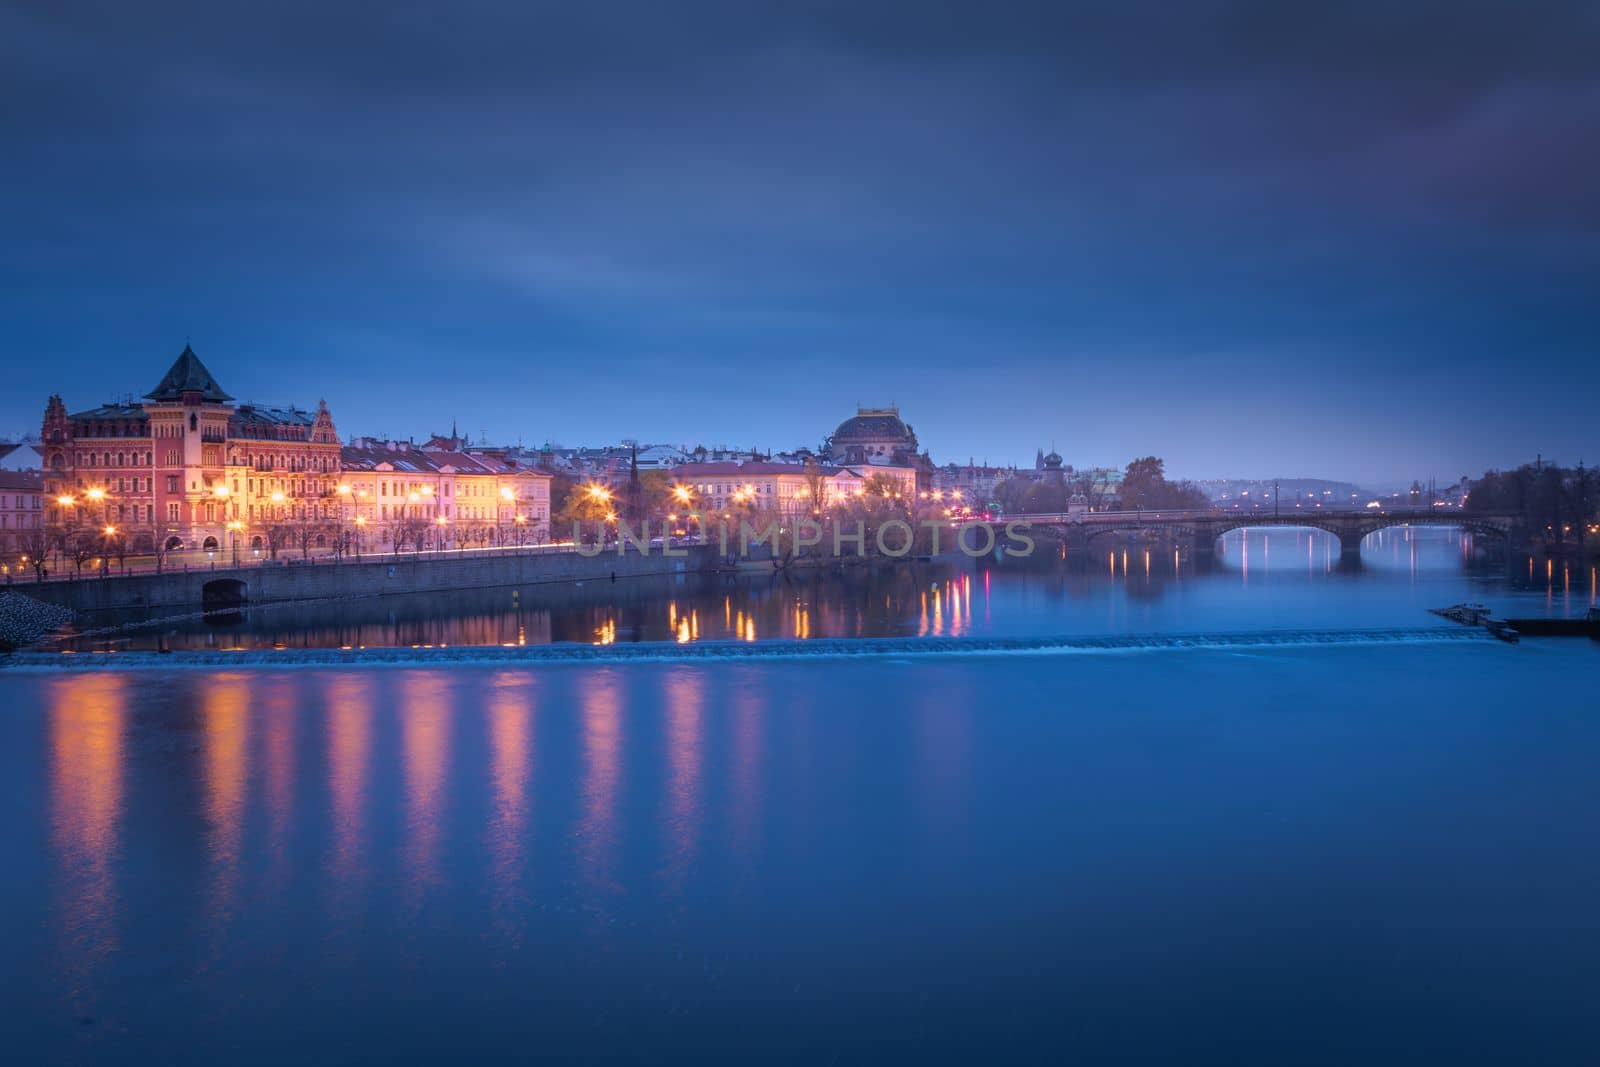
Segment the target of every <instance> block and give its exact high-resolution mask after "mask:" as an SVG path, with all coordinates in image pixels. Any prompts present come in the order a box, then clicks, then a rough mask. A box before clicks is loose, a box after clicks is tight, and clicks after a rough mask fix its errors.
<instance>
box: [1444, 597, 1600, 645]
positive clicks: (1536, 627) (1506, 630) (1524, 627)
mask: <svg viewBox="0 0 1600 1067" xmlns="http://www.w3.org/2000/svg"><path fill="white" fill-rule="evenodd" d="M1428 610H1429V611H1431V612H1432V613H1433V614H1435V615H1438V616H1440V617H1441V618H1445V619H1449V620H1450V621H1451V622H1459V623H1460V624H1461V625H1463V626H1482V627H1483V628H1484V629H1485V630H1488V631H1489V632H1490V633H1491V634H1493V635H1494V636H1496V637H1498V638H1499V639H1500V640H1502V641H1505V642H1507V643H1509V644H1513V645H1514V644H1516V643H1517V642H1518V641H1520V640H1521V639H1522V637H1523V636H1528V637H1588V638H1591V639H1593V640H1596V641H1600V608H1590V609H1589V610H1588V612H1587V613H1586V614H1584V616H1583V617H1582V618H1577V619H1550V618H1537V619H1497V618H1495V617H1494V616H1493V615H1491V614H1490V613H1489V609H1488V608H1486V607H1484V606H1483V605H1482V604H1456V605H1453V606H1451V607H1448V608H1430V609H1428Z"/></svg>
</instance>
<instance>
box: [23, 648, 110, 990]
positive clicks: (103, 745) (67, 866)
mask: <svg viewBox="0 0 1600 1067" xmlns="http://www.w3.org/2000/svg"><path fill="white" fill-rule="evenodd" d="M127 686H128V679H127V677H126V676H123V675H115V674H100V675H92V676H84V677H76V678H55V679H51V680H50V684H49V689H48V691H47V692H46V694H45V699H46V704H45V706H46V707H47V709H48V714H49V721H50V722H49V728H50V735H49V744H50V830H51V834H50V840H51V847H52V849H53V851H54V854H55V867H56V877H57V887H58V888H57V890H56V896H55V901H54V903H55V906H56V909H57V911H58V914H59V928H58V929H59V942H60V952H59V955H58V961H59V962H60V964H61V965H62V966H63V967H65V968H66V969H67V970H68V972H69V981H73V982H76V981H79V980H82V979H83V978H84V977H85V976H86V975H87V973H88V971H89V970H90V969H92V968H93V967H94V966H95V964H96V963H97V962H98V961H100V960H102V959H104V957H105V956H106V955H107V954H109V953H111V952H112V951H114V950H115V949H116V947H117V940H118V938H117V887H116V864H117V860H118V856H119V854H120V851H121V850H120V847H119V843H118V829H119V825H120V822H121V819H122V802H123V793H124V785H123V745H124V731H125V723H124V717H125V710H124V705H125V701H126V699H127ZM12 710H13V711H18V710H20V708H13V709H12ZM17 873H19V872H13V874H17Z"/></svg>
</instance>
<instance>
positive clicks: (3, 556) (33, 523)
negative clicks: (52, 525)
mask: <svg viewBox="0 0 1600 1067" xmlns="http://www.w3.org/2000/svg"><path fill="white" fill-rule="evenodd" d="M43 498H44V477H43V475H41V474H40V473H39V472H38V471H13V470H0V564H3V566H4V567H5V570H6V573H7V574H14V573H16V572H17V571H19V570H21V569H22V561H21V557H22V556H24V555H31V554H32V553H35V552H39V553H42V551H43V549H44V545H43V543H42V541H41V535H42V533H43V530H44V505H43V503H42V501H43Z"/></svg>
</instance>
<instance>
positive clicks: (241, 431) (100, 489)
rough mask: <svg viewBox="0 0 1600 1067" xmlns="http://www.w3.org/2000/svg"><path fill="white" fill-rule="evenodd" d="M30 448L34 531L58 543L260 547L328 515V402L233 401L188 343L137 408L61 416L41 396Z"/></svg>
mask: <svg viewBox="0 0 1600 1067" xmlns="http://www.w3.org/2000/svg"><path fill="white" fill-rule="evenodd" d="M40 447H41V449H42V453H43V464H44V471H43V473H44V494H45V524H46V527H47V528H48V529H49V530H51V531H52V535H53V536H54V537H55V538H56V539H57V540H59V541H62V542H66V541H69V540H71V539H73V538H76V537H82V536H92V535H94V534H95V532H96V531H99V532H100V533H101V534H103V535H104V536H107V537H108V538H115V539H118V540H119V541H120V542H121V543H122V544H123V545H124V546H125V548H126V550H127V551H129V552H149V551H163V552H175V551H181V550H185V549H195V550H205V551H208V552H215V551H220V550H225V549H228V548H232V547H237V546H239V545H240V544H244V545H254V546H255V547H257V548H259V547H261V546H263V545H264V544H266V543H269V542H270V541H272V540H273V539H274V538H277V539H282V534H283V531H284V530H285V529H286V528H287V527H288V526H289V525H290V524H298V525H299V526H301V527H303V528H304V529H305V530H306V531H308V532H309V531H310V530H311V529H312V527H314V526H316V525H317V524H331V523H333V522H335V521H336V520H337V518H338V515H339V507H338V501H337V497H336V495H335V488H336V486H337V484H338V477H339V437H338V432H337V430H336V429H335V428H334V424H333V417H332V415H331V414H330V413H329V412H328V408H327V405H326V404H319V405H318V408H317V410H316V411H315V412H308V411H303V410H301V409H298V408H293V407H291V408H266V407H260V406H257V405H253V404H237V403H235V402H234V398H233V397H232V396H230V395H229V394H228V393H227V392H225V391H224V390H223V389H222V387H221V386H220V385H219V384H218V383H217V380H216V378H215V377H214V376H212V374H211V372H210V371H209V370H208V369H207V368H206V366H205V364H204V363H202V362H201V361H200V357H199V356H198V355H196V354H195V352H194V350H193V349H192V348H190V347H188V346H185V347H184V350H183V352H182V353H181V354H179V356H178V358H177V359H176V360H175V361H174V362H173V364H172V366H171V367H170V368H168V370H167V373H166V374H165V375H163V376H162V378H161V380H160V381H159V382H157V383H156V386H155V388H153V389H151V390H150V392H148V393H146V394H145V396H144V398H143V401H142V402H141V403H133V402H120V403H108V404H102V405H100V406H99V407H96V408H90V409H87V410H84V411H79V412H76V413H70V414H69V413H68V411H67V408H66V404H65V403H64V402H63V400H62V398H61V397H60V396H52V397H51V398H50V400H49V402H48V404H47V405H46V407H45V416H44V425H43V430H42V433H41V444H40ZM309 536H310V535H309V533H308V534H307V535H306V537H305V538H303V539H309ZM314 536H315V537H316V538H317V539H319V543H320V544H321V545H324V546H325V545H326V544H328V542H329V538H330V537H331V536H336V534H335V533H333V532H332V531H330V530H326V529H319V530H318V531H317V532H316V534H315V535H314Z"/></svg>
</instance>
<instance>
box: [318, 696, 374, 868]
mask: <svg viewBox="0 0 1600 1067" xmlns="http://www.w3.org/2000/svg"><path fill="white" fill-rule="evenodd" d="M327 692H328V705H327V710H326V712H325V713H324V718H323V722H324V724H325V725H326V728H327V731H328V742H327V744H328V779H329V795H330V797H331V802H332V812H331V815H332V820H333V885H334V887H335V888H336V889H339V890H341V893H342V895H346V896H347V895H348V894H350V893H352V892H354V891H358V890H359V889H360V888H361V885H360V879H361V876H362V874H363V873H364V871H365V869H366V868H365V863H364V857H365V848H366V818H367V809H368V805H369V798H368V781H369V778H370V774H371V766H372V757H371V748H372V741H373V738H372V720H373V710H372V697H371V689H370V688H369V687H368V686H367V685H366V684H364V683H363V682H362V681H361V679H360V678H359V677H358V676H356V675H353V674H340V675H334V676H332V677H330V678H329V679H328V690H327Z"/></svg>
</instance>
